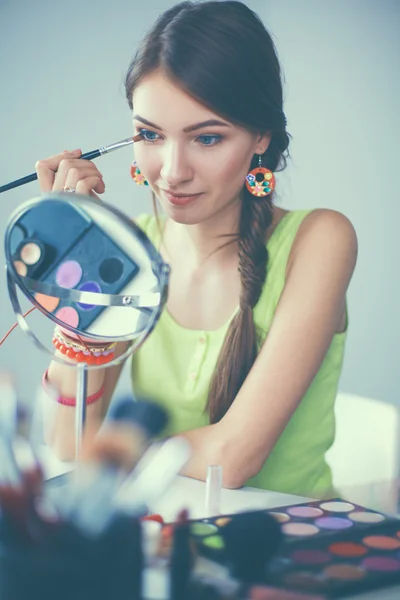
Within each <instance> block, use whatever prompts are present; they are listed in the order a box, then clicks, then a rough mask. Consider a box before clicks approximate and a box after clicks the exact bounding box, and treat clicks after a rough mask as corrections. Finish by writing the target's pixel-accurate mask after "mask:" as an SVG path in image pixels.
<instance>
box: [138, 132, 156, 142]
mask: <svg viewBox="0 0 400 600" xmlns="http://www.w3.org/2000/svg"><path fill="white" fill-rule="evenodd" d="M139 133H140V134H141V135H142V136H143V137H144V139H145V140H146V142H155V141H156V140H158V138H159V136H158V133H156V132H155V131H149V130H148V129H139ZM153 136H154V137H153Z"/></svg>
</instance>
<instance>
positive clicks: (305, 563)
mask: <svg viewBox="0 0 400 600" xmlns="http://www.w3.org/2000/svg"><path fill="white" fill-rule="evenodd" d="M253 512H267V513H268V514H270V515H272V516H273V517H274V518H275V519H276V520H277V521H278V522H279V523H280V525H281V530H282V533H283V542H282V543H281V546H280V549H279V551H278V553H277V554H276V555H275V557H274V558H273V559H272V561H271V562H270V564H269V565H268V566H266V581H265V583H266V584H268V585H272V586H274V587H278V588H284V589H289V590H290V589H292V590H297V591H298V592H302V593H305V594H318V595H323V596H325V597H327V598H339V597H344V596H348V595H351V594H354V593H358V592H362V591H365V590H371V589H376V588H380V587H384V586H388V585H393V584H395V583H400V520H399V519H397V518H394V517H391V516H387V515H385V514H382V513H379V512H376V511H373V510H369V509H367V508H365V507H362V506H359V505H357V504H354V503H351V502H347V501H344V500H341V499H340V498H333V499H331V500H324V501H321V500H320V501H314V502H309V503H306V504H297V505H293V506H285V507H280V508H274V509H273V510H266V511H253ZM235 516H236V515H222V516H218V517H214V518H209V519H200V520H192V521H191V535H192V538H193V540H194V543H195V546H196V548H197V550H198V552H199V554H202V555H204V556H206V557H208V558H210V559H212V560H214V561H216V562H219V563H221V564H225V565H226V564H227V557H226V551H225V541H224V535H223V528H224V527H225V526H226V525H227V524H228V523H229V522H230V521H231V520H233V519H235Z"/></svg>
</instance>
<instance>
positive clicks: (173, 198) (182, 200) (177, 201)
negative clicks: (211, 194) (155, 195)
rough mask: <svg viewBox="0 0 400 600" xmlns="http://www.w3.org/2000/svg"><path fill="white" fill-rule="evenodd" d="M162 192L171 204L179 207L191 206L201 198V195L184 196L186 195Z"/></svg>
mask: <svg viewBox="0 0 400 600" xmlns="http://www.w3.org/2000/svg"><path fill="white" fill-rule="evenodd" d="M162 192H163V194H164V196H165V197H166V199H167V200H168V201H169V202H170V203H171V204H174V205H177V206H184V205H186V204H189V203H190V202H193V201H194V200H195V199H196V198H198V197H199V196H201V193H200V194H188V195H184V194H174V193H172V192H167V191H166V190H162Z"/></svg>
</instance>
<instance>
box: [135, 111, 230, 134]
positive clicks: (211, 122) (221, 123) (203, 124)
mask: <svg viewBox="0 0 400 600" xmlns="http://www.w3.org/2000/svg"><path fill="white" fill-rule="evenodd" d="M133 118H134V119H135V120H136V121H140V122H141V123H144V124H145V125H148V126H149V127H154V129H159V130H160V131H162V127H159V126H158V125H156V124H155V123H152V122H151V121H148V120H147V119H145V118H144V117H141V116H140V115H133ZM216 125H219V126H221V127H230V125H229V124H228V123H224V121H219V120H218V119H208V121H202V122H201V123H195V124H194V125H188V127H185V128H184V129H183V131H184V132H185V133H189V132H190V131H195V130H196V129H202V128H203V127H211V126H214V127H215V126H216Z"/></svg>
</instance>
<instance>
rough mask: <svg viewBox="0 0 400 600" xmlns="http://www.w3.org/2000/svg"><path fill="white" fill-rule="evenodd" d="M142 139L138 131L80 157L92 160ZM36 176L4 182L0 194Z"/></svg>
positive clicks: (32, 174) (35, 174) (28, 181)
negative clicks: (131, 135) (132, 135)
mask: <svg viewBox="0 0 400 600" xmlns="http://www.w3.org/2000/svg"><path fill="white" fill-rule="evenodd" d="M142 139H143V136H142V134H141V133H138V134H137V135H135V136H134V137H130V138H126V140H122V141H120V142H116V143H115V144H110V145H109V146H100V148H97V150H91V151H90V152H85V153H84V154H82V156H81V157H80V158H84V159H86V160H93V159H94V158H98V157H99V156H102V155H103V154H108V153H109V152H113V151H114V150H118V149H119V148H124V147H125V146H129V145H130V144H133V143H134V142H140V141H141V140H142ZM37 178H38V176H37V173H31V174H30V175H26V177H21V179H16V180H15V181H11V182H10V183H6V184H5V185H2V186H0V194H1V193H2V192H7V190H11V189H13V188H16V187H19V186H20V185H25V183H30V182H31V181H35V180H36V179H37Z"/></svg>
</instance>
